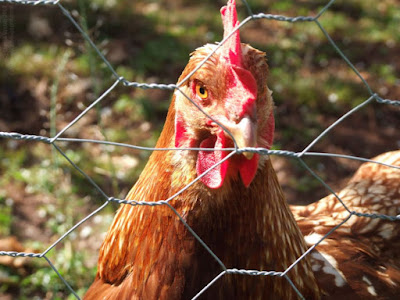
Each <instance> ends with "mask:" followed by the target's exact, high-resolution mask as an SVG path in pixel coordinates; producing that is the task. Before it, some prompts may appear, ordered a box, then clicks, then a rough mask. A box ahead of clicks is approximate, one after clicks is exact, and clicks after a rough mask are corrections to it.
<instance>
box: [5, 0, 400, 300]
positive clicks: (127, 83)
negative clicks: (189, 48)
mask: <svg viewBox="0 0 400 300" xmlns="http://www.w3.org/2000/svg"><path fill="white" fill-rule="evenodd" d="M2 2H6V3H13V4H21V5H55V6H57V7H58V8H59V9H60V10H61V12H62V13H63V14H64V15H65V16H66V17H67V18H68V19H69V20H70V22H71V23H72V24H73V25H74V26H75V27H76V29H77V30H78V31H79V32H80V33H81V34H82V36H83V37H84V39H85V40H86V41H87V42H88V43H89V44H90V46H91V47H92V48H93V49H94V50H95V52H96V53H97V55H98V56H99V57H100V58H101V59H102V60H103V62H104V63H105V64H106V66H107V67H108V69H109V70H110V72H111V74H112V75H113V76H114V77H115V78H116V81H115V82H114V83H113V84H112V85H111V86H110V88H108V89H107V90H106V92H104V93H103V94H102V95H101V96H100V97H99V98H97V99H96V100H95V101H94V102H93V103H92V104H91V105H90V106H89V107H87V108H86V109H85V110H84V111H83V112H82V113H81V114H80V115H79V116H78V117H76V118H75V119H74V120H73V121H72V122H70V123H69V124H68V125H67V126H65V127H64V128H63V129H62V130H61V131H60V132H58V133H57V134H56V136H54V137H53V138H49V137H45V136H35V135H26V134H21V133H15V132H0V138H5V139H13V140H18V141H20V140H22V141H31V142H42V143H46V144H50V145H52V146H53V147H54V149H55V150H56V151H58V152H59V153H60V154H61V155H62V156H63V157H64V158H65V159H66V160H67V161H68V162H69V163H70V164H71V166H72V167H73V168H75V169H76V170H77V171H78V172H79V173H81V174H82V176H84V177H85V178H86V179H87V180H88V183H89V184H90V185H91V186H92V187H93V188H94V189H96V190H97V191H98V192H100V194H101V195H102V196H103V197H104V201H105V202H104V204H103V205H101V206H100V207H99V208H97V209H96V210H94V211H93V212H92V213H90V214H89V215H88V216H86V217H85V218H83V219H82V220H81V221H79V222H78V223H76V224H75V225H74V226H72V227H71V228H70V229H69V230H67V231H66V232H65V233H64V234H63V235H62V236H61V237H60V238H59V239H58V240H57V241H55V242H54V243H53V244H51V245H50V246H49V247H48V248H47V249H46V250H44V251H43V252H42V253H25V252H10V251H0V256H10V257H30V258H44V259H45V260H46V261H47V263H48V264H49V266H50V267H51V268H52V269H53V270H54V272H55V273H56V274H57V275H58V276H59V278H60V280H61V281H62V282H63V283H64V284H65V285H66V287H67V288H68V289H69V290H70V291H71V293H72V295H74V296H75V297H76V298H77V299H79V296H78V294H77V293H76V292H75V291H74V290H73V288H72V287H71V286H70V285H69V284H68V282H67V281H66V280H65V279H64V278H63V277H62V275H61V274H60V273H59V272H58V270H57V268H56V267H55V266H54V264H53V263H52V262H51V261H50V260H49V259H48V258H47V257H46V254H47V253H48V252H49V251H50V250H51V249H53V248H54V247H55V246H56V245H57V244H59V243H60V242H61V241H62V240H63V239H64V238H65V237H67V236H68V235H69V234H70V233H71V232H73V231H74V230H76V228H77V227H79V226H80V225H81V224H82V223H84V222H86V221H87V220H88V219H90V218H91V217H93V216H94V215H96V214H97V213H98V212H99V211H101V210H102V209H104V208H105V207H106V206H107V205H108V204H109V203H110V202H114V203H118V204H124V205H133V206H136V205H149V206H160V205H166V206H168V207H169V208H170V209H171V210H172V211H173V212H174V213H175V214H176V215H177V216H178V217H179V219H180V220H181V222H182V223H183V224H184V225H185V226H186V227H187V228H188V230H189V231H190V232H191V233H192V234H193V235H194V237H195V238H196V239H197V240H198V241H199V242H200V243H201V244H202V245H203V247H204V248H205V249H206V250H207V251H208V252H209V253H210V255H211V257H213V259H215V260H216V261H217V262H218V263H219V264H220V266H221V268H222V271H221V273H220V274H218V275H217V276H216V277H215V278H214V279H212V280H211V281H210V283H208V284H207V285H206V286H205V287H204V288H203V289H202V290H201V291H199V292H198V293H197V294H196V295H195V296H194V297H193V298H192V299H197V298H198V297H200V296H201V294H202V293H203V292H205V291H206V290H207V289H208V288H209V287H210V286H211V285H212V284H214V283H215V282H216V281H217V280H219V279H220V278H221V277H223V276H224V275H226V274H241V275H242V276H249V275H251V276H281V277H284V278H286V279H287V280H288V282H289V283H290V285H291V286H292V288H293V289H294V290H295V292H296V293H297V294H298V295H299V297H300V298H302V299H304V297H303V296H302V295H301V293H300V292H299V291H298V289H297V288H296V286H295V284H294V283H293V282H292V281H291V280H290V279H289V277H288V276H287V273H288V272H289V271H290V270H291V269H292V268H293V267H294V266H295V265H296V264H297V263H298V262H299V261H300V260H302V259H303V258H304V257H305V256H306V255H308V254H309V253H310V252H311V251H313V250H314V248H315V247H316V246H317V245H318V244H319V243H321V242H322V241H323V240H324V239H326V238H327V237H328V236H329V235H330V234H331V233H332V232H334V231H335V230H336V229H337V228H339V227H340V226H342V225H343V224H344V223H346V222H347V221H348V220H349V219H350V218H351V217H353V216H357V217H367V218H373V219H374V218H380V219H383V220H388V221H399V220H400V215H398V216H388V215H382V214H374V213H361V212H356V211H351V210H350V209H349V208H348V207H347V206H346V205H345V204H344V202H343V201H342V199H341V198H340V197H339V196H338V195H337V194H336V193H335V192H334V191H333V189H332V188H331V187H330V186H329V185H328V184H326V183H325V181H324V180H323V179H321V178H320V177H319V176H318V175H317V174H316V173H315V172H314V171H313V170H312V169H311V168H310V167H309V166H308V165H307V164H306V163H305V162H304V160H303V159H302V158H303V157H304V156H320V157H340V158H346V159H353V160H359V161H363V162H373V163H377V164H381V165H385V166H389V167H392V168H395V169H400V167H398V166H391V165H387V164H385V163H381V162H376V161H373V160H369V159H365V158H360V157H353V156H347V155H340V154H334V153H317V152H310V151H309V150H310V149H311V148H312V147H313V146H315V144H317V143H318V142H319V141H320V139H321V138H322V137H324V136H326V135H327V134H328V132H329V131H330V130H332V129H333V128H334V127H335V126H337V124H339V123H340V122H342V121H343V120H344V119H345V118H347V117H348V116H349V115H351V114H354V113H356V112H357V111H358V110H359V109H360V108H361V107H363V106H365V105H369V104H370V103H372V102H374V101H375V102H377V103H381V104H384V105H393V106H400V101H399V100H391V99H383V98H381V97H380V96H379V95H378V94H377V93H376V92H374V91H373V89H372V88H371V87H370V86H369V84H368V83H367V81H366V80H365V79H364V78H363V76H362V75H361V74H360V72H359V71H358V70H357V68H356V67H355V66H354V65H353V64H352V63H351V62H350V60H349V59H348V58H347V57H346V56H345V54H344V53H343V51H341V49H340V48H339V47H338V46H337V45H336V44H335V42H334V41H333V39H332V38H331V37H330V36H329V34H328V33H327V31H326V30H325V29H324V27H323V26H322V24H321V23H320V22H319V21H318V19H319V18H320V17H321V16H322V15H323V14H324V13H325V12H326V11H327V10H329V8H330V7H331V6H332V5H333V4H334V2H335V0H331V1H329V2H328V3H327V5H325V6H324V7H323V8H322V9H321V11H320V12H319V13H318V14H317V15H315V16H296V17H286V16H282V15H272V14H264V13H257V14H254V13H253V10H252V9H251V6H250V4H249V3H248V1H245V0H243V3H244V4H245V6H246V8H247V11H248V14H249V16H248V17H247V18H246V19H244V20H243V21H242V22H240V24H239V25H238V26H237V27H236V28H235V29H234V30H233V31H232V32H231V33H230V34H229V35H228V36H227V37H226V38H225V39H224V40H222V41H221V42H220V43H218V45H217V47H215V49H214V51H213V52H212V53H211V54H210V55H209V56H207V57H206V58H205V59H204V60H203V61H202V62H201V63H200V64H199V65H198V66H197V68H195V69H194V70H193V71H192V72H191V73H190V74H189V75H188V76H187V77H185V78H184V79H183V80H182V81H181V82H179V83H177V84H157V83H151V84H148V83H139V82H130V81H128V80H126V79H125V78H123V77H122V76H120V75H119V74H118V73H117V72H116V70H115V69H114V68H113V66H112V65H111V63H110V62H109V61H108V60H107V59H106V58H105V57H104V55H103V54H102V53H101V51H100V50H99V49H98V48H97V46H96V45H95V43H94V42H93V41H92V40H91V39H90V37H89V35H88V34H87V33H86V32H85V31H84V30H83V29H82V27H81V26H80V25H79V24H78V22H76V21H75V20H74V18H73V17H72V15H71V13H70V12H69V11H68V10H67V9H65V8H64V7H63V6H62V5H61V4H60V3H59V2H60V1H59V0H57V1H56V0H53V1H51V0H47V1H44V0H38V1H28V0H27V1H22V0H0V3H2ZM256 19H267V20H273V21H280V22H290V23H296V22H314V23H315V24H316V26H317V27H318V28H319V29H320V30H321V32H322V33H323V34H324V36H325V37H326V39H327V40H328V41H329V43H330V44H331V46H332V47H333V48H334V49H335V50H336V52H337V53H338V54H339V55H340V56H341V58H342V59H343V60H344V61H345V62H346V64H347V65H348V66H349V67H350V68H351V69H352V70H353V71H354V73H355V74H356V75H357V76H358V77H359V78H360V80H361V81H362V83H363V84H364V85H365V88H366V90H367V91H368V93H369V94H370V97H369V98H368V99H367V100H365V102H363V103H361V104H360V105H358V106H356V107H355V108H353V109H351V110H350V111H349V112H347V113H346V114H345V115H343V116H342V117H341V118H339V119H338V120H337V121H336V122H334V123H333V124H332V125H331V126H329V127H328V128H327V129H325V130H324V131H323V132H322V133H321V134H320V135H319V136H317V137H316V138H315V139H314V140H313V141H312V142H311V143H310V144H309V145H308V146H307V147H306V148H305V149H304V150H303V151H301V152H298V153H296V152H292V151H287V150H269V149H264V148H243V149H238V148H237V145H236V141H235V140H234V138H233V136H232V135H231V133H230V132H229V130H227V129H226V128H223V126H221V127H222V128H223V129H224V130H225V131H226V132H227V133H228V134H230V135H231V137H232V139H233V140H234V144H235V147H234V148H227V149H220V150H223V151H229V152H230V153H229V154H228V155H227V156H226V157H225V158H224V160H226V159H229V158H230V157H231V156H232V155H235V154H238V153H243V152H245V151H248V152H253V153H258V154H259V155H266V156H269V155H278V156H285V157H291V158H294V159H296V160H298V161H299V162H300V163H301V165H303V167H304V168H305V169H306V170H308V171H309V172H310V174H311V175H312V176H314V177H315V178H316V179H317V180H319V181H320V182H321V184H322V185H324V186H325V187H326V188H327V189H328V190H329V191H330V192H331V193H332V194H333V195H334V196H335V197H336V198H337V199H338V201H340V203H341V204H342V205H343V207H344V208H345V209H346V210H347V211H348V212H349V215H348V216H347V217H346V218H345V219H344V220H342V221H341V222H340V223H339V224H338V225H337V226H336V227H334V228H332V230H331V231H329V232H328V233H327V234H326V235H324V236H323V237H322V238H321V239H320V240H319V241H318V242H317V243H316V244H315V245H313V246H312V247H311V248H309V249H308V250H307V251H306V252H305V253H303V254H302V255H301V256H300V257H298V258H297V259H296V260H295V261H294V262H293V263H292V264H291V265H290V266H289V267H288V268H287V269H286V270H285V271H284V272H276V271H274V270H270V271H263V270H243V269H234V268H233V269H227V268H226V267H225V265H224V264H223V263H222V261H221V259H220V258H218V257H217V255H215V253H213V251H212V250H211V249H210V248H209V247H208V246H207V245H206V244H205V243H204V242H203V241H202V240H201V239H200V237H199V236H198V235H197V234H196V233H195V232H194V231H193V229H192V228H190V226H189V225H188V224H187V223H186V222H185V221H184V219H183V218H182V216H180V214H179V213H178V212H177V211H176V210H175V209H174V207H172V206H171V204H170V203H169V201H170V200H172V199H173V198H175V197H176V196H178V195H179V194H181V193H182V192H184V191H185V190H186V189H188V188H189V187H190V185H192V184H193V183H194V182H196V181H198V180H199V179H200V178H201V177H202V176H204V175H205V174H206V172H205V173H203V175H201V176H199V177H197V178H196V179H195V180H193V181H192V182H191V183H190V184H188V185H187V186H185V187H184V188H183V189H181V190H180V191H178V192H177V193H176V194H175V195H173V196H171V197H170V198H168V199H160V200H159V201H155V202H146V201H141V200H140V199H138V200H125V199H117V198H115V197H112V196H109V195H107V194H106V193H105V192H104V191H103V190H102V189H101V188H100V187H99V186H98V185H97V184H96V183H95V181H94V180H93V179H91V177H90V176H89V175H87V174H86V173H85V172H84V171H83V170H82V169H80V168H79V167H78V166H77V165H76V164H75V163H74V162H73V161H72V160H71V159H70V158H69V157H68V155H67V154H66V153H65V152H64V151H62V150H61V148H60V147H58V145H57V142H80V143H98V144H105V145H113V146H118V147H130V148H134V149H139V150H147V151H167V150H175V151H186V150H200V149H199V148H165V149H160V148H158V149H156V148H151V147H139V146H135V145H128V144H122V143H115V142H111V141H100V140H89V139H72V138H62V137H61V135H62V134H63V133H65V132H66V131H67V130H68V129H69V128H70V127H72V126H73V125H74V124H75V123H77V122H79V120H80V118H81V117H83V116H84V115H85V114H86V113H87V112H88V111H89V110H91V109H93V107H94V106H95V105H96V104H98V103H99V102H100V101H101V100H103V99H104V98H105V97H106V96H107V95H108V94H109V93H110V92H111V91H112V90H113V89H114V88H115V87H116V86H117V85H119V84H120V83H121V84H123V85H125V86H129V87H132V88H139V89H164V90H177V91H179V92H180V93H183V92H182V90H180V89H179V87H180V86H181V85H182V84H183V83H184V82H185V81H186V80H188V79H189V78H190V76H192V75H193V74H194V73H195V72H196V71H197V70H198V69H199V68H200V67H201V66H202V64H204V63H205V62H206V61H207V59H209V58H210V57H211V55H212V54H213V53H214V52H215V51H217V49H218V48H219V47H221V45H222V44H223V43H224V42H225V41H226V40H227V39H228V38H229V37H230V36H231V35H232V34H233V33H234V32H235V31H236V30H239V29H240V28H241V27H242V26H244V25H245V24H246V23H248V22H250V21H252V20H256ZM184 96H185V97H186V98H187V99H188V101H191V102H192V103H193V104H194V105H196V103H195V102H194V101H193V100H192V99H190V97H188V96H187V95H184ZM198 108H199V109H200V110H201V108H200V107H198ZM203 113H204V114H205V115H207V114H206V113H205V112H204V111H203ZM207 116H208V117H209V118H210V119H212V117H211V116H209V115H207ZM216 123H217V122H216ZM201 150H203V151H207V150H209V151H214V150H215V149H201ZM224 160H222V161H220V162H219V163H217V164H215V165H214V166H212V167H211V168H210V169H209V170H207V172H208V171H210V170H211V169H212V168H215V167H216V166H217V165H219V164H221V163H222V162H223V161H224ZM195 292H196V291H194V293H195Z"/></svg>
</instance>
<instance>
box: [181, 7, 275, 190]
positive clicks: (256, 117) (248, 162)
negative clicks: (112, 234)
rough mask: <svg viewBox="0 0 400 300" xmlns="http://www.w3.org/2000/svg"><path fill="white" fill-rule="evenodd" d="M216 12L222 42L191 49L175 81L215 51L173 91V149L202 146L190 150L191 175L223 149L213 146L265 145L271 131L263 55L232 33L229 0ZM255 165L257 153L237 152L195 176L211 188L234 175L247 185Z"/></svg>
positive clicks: (233, 15)
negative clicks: (193, 167)
mask: <svg viewBox="0 0 400 300" xmlns="http://www.w3.org/2000/svg"><path fill="white" fill-rule="evenodd" d="M221 15H222V21H223V25H224V39H227V40H225V42H224V43H223V45H222V46H221V47H220V48H218V49H217V50H216V51H215V48H216V47H217V45H211V44H207V45H205V46H203V47H201V48H199V49H197V50H196V51H195V52H194V53H192V55H191V58H190V61H189V63H188V65H187V66H186V68H185V70H184V71H183V73H182V75H181V77H180V79H179V82H181V81H182V80H184V79H185V78H186V77H187V76H188V75H189V74H190V73H191V72H192V71H193V70H194V69H195V68H196V67H197V66H198V65H199V64H200V63H201V62H202V61H203V60H204V58H205V57H207V56H208V55H209V54H210V53H212V52H213V51H215V52H214V53H213V54H212V56H211V57H210V58H209V59H208V60H207V61H206V62H205V63H204V64H202V65H201V67H200V68H199V69H198V70H197V71H196V72H195V73H194V74H193V75H192V76H190V77H189V78H187V80H186V81H185V82H184V83H183V84H182V86H181V87H180V90H179V91H176V92H175V147H181V148H182V147H185V148H186V147H189V148H193V147H196V148H197V147H199V148H203V149H204V150H200V151H198V152H196V155H197V157H196V172H197V175H201V174H203V173H204V172H205V171H206V170H208V169H209V168H210V167H212V166H214V165H215V164H216V163H218V162H220V161H221V160H223V159H224V158H225V157H226V156H227V155H228V153H229V152H228V151H221V150H217V149H221V148H234V147H235V143H236V146H237V147H238V148H244V147H263V148H270V146H271V144H272V140H273V135H274V117H273V101H272V97H271V92H270V91H269V89H268V87H267V85H266V76H267V73H268V66H267V63H266V59H265V53H264V52H261V51H259V50H256V49H254V48H252V47H250V46H249V45H246V44H242V43H241V42H240V36H239V31H238V30H236V31H235V32H233V33H232V31H233V30H234V29H235V27H236V26H237V25H238V24H239V22H238V21H237V14H236V4H235V1H234V0H229V1H228V5H227V6H224V7H223V8H222V9H221ZM185 95H186V96H187V97H189V98H191V99H192V100H193V101H194V102H195V103H196V105H197V106H198V107H196V105H193V103H191V102H190V101H189V100H188V99H187V97H186V96H185ZM199 108H201V109H199ZM201 110H203V111H204V112H202V111H201ZM206 114H208V115H209V116H211V117H212V119H213V120H212V119H210V118H209V117H208V116H207V115H206ZM215 121H216V122H215ZM220 125H222V126H220ZM205 148H215V150H214V149H213V150H212V151H210V150H206V149H205ZM261 163H262V162H260V157H259V155H258V154H254V153H251V152H242V153H241V154H237V155H234V156H233V157H230V158H229V159H228V160H225V161H224V162H223V163H221V164H219V165H218V166H216V167H214V168H213V169H212V170H210V171H209V172H207V173H206V174H205V175H204V176H203V177H202V178H201V180H202V182H203V183H204V184H205V185H206V186H207V187H209V188H211V189H217V188H220V187H221V186H222V185H223V184H224V182H226V181H228V180H229V179H230V178H233V177H237V176H240V178H241V181H242V182H243V184H244V185H245V186H246V187H247V186H249V185H250V184H251V182H252V181H253V179H254V177H255V175H256V172H257V169H258V167H259V165H260V164H261Z"/></svg>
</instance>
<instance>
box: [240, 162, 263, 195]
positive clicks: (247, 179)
mask: <svg viewBox="0 0 400 300" xmlns="http://www.w3.org/2000/svg"><path fill="white" fill-rule="evenodd" d="M259 159H260V156H259V155H258V154H254V156H253V157H252V158H251V159H250V160H248V159H247V158H245V157H244V156H242V157H240V161H239V173H240V177H241V178H242V182H243V184H244V185H245V187H248V186H249V185H250V183H251V182H252V181H253V179H254V177H255V176H256V173H257V167H258V160H259Z"/></svg>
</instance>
